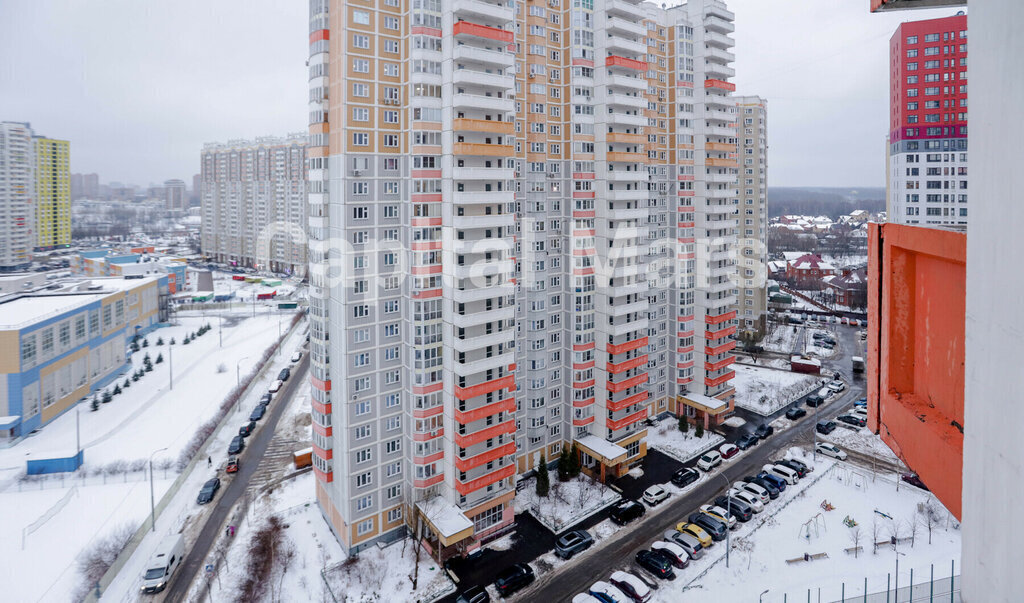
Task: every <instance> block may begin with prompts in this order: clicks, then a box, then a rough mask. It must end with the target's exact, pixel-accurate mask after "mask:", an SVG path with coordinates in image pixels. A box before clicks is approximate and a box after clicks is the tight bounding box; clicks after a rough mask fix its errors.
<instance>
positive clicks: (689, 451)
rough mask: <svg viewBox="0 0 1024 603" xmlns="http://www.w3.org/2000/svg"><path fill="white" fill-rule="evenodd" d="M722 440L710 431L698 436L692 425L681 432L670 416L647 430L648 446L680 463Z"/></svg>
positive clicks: (675, 421) (677, 423) (723, 439)
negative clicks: (700, 436) (684, 431)
mask: <svg viewBox="0 0 1024 603" xmlns="http://www.w3.org/2000/svg"><path fill="white" fill-rule="evenodd" d="M724 441H725V438H723V437H722V436H720V435H718V434H717V433H712V432H711V431H705V432H704V437H702V438H698V437H697V436H696V435H695V430H694V428H693V426H692V425H691V426H690V428H689V429H688V430H687V432H686V433H683V432H681V431H679V420H678V419H675V418H672V417H669V418H667V419H662V420H661V421H659V422H658V423H657V424H656V425H655V426H654V427H651V428H650V429H648V430H647V445H648V446H651V447H654V448H657V449H658V450H660V451H661V452H664V453H665V454H667V455H668V456H670V457H672V458H674V459H676V460H677V461H679V462H681V463H685V462H687V461H689V460H690V459H692V458H695V457H698V456H700V455H701V454H703V453H704V452H705V451H706V450H709V449H711V448H714V447H716V446H718V445H719V444H721V443H722V442H724Z"/></svg>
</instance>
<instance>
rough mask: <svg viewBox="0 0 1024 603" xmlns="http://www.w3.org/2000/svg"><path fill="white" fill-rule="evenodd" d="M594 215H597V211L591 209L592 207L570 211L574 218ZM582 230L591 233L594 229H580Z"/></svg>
mask: <svg viewBox="0 0 1024 603" xmlns="http://www.w3.org/2000/svg"><path fill="white" fill-rule="evenodd" d="M596 216H597V211H596V210H593V209H591V210H587V211H574V212H572V217H574V218H593V217H596ZM582 232H589V233H593V232H594V231H592V230H589V231H588V230H585V231H582ZM574 234H575V233H574ZM579 236H587V235H579Z"/></svg>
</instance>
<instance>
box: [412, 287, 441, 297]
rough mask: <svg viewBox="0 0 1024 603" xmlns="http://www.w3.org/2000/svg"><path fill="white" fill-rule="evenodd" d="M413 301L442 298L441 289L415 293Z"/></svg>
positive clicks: (413, 293)
mask: <svg viewBox="0 0 1024 603" xmlns="http://www.w3.org/2000/svg"><path fill="white" fill-rule="evenodd" d="M412 296H413V299H430V298H432V297H441V290H440V289H431V290H429V291H413V292H412Z"/></svg>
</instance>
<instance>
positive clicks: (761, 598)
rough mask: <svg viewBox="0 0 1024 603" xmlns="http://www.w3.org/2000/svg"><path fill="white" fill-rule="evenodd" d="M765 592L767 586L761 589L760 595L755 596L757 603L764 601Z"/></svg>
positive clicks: (766, 591) (766, 592)
mask: <svg viewBox="0 0 1024 603" xmlns="http://www.w3.org/2000/svg"><path fill="white" fill-rule="evenodd" d="M767 594H768V589H767V588H766V589H764V590H763V591H761V596H759V597H758V598H757V603H761V602H762V601H764V596H765V595H767Z"/></svg>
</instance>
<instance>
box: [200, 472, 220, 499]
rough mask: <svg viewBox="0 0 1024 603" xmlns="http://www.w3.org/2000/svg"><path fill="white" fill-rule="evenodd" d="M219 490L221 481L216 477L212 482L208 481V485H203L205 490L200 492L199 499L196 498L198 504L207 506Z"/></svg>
mask: <svg viewBox="0 0 1024 603" xmlns="http://www.w3.org/2000/svg"><path fill="white" fill-rule="evenodd" d="M219 489H220V480H219V479H217V478H216V477H215V478H213V479H211V480H207V481H206V483H205V484H203V488H202V489H201V490H200V491H199V497H198V498H196V502H197V503H199V504H201V505H205V504H206V503H208V502H210V501H211V500H213V495H214V494H216V493H217V490H219Z"/></svg>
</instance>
